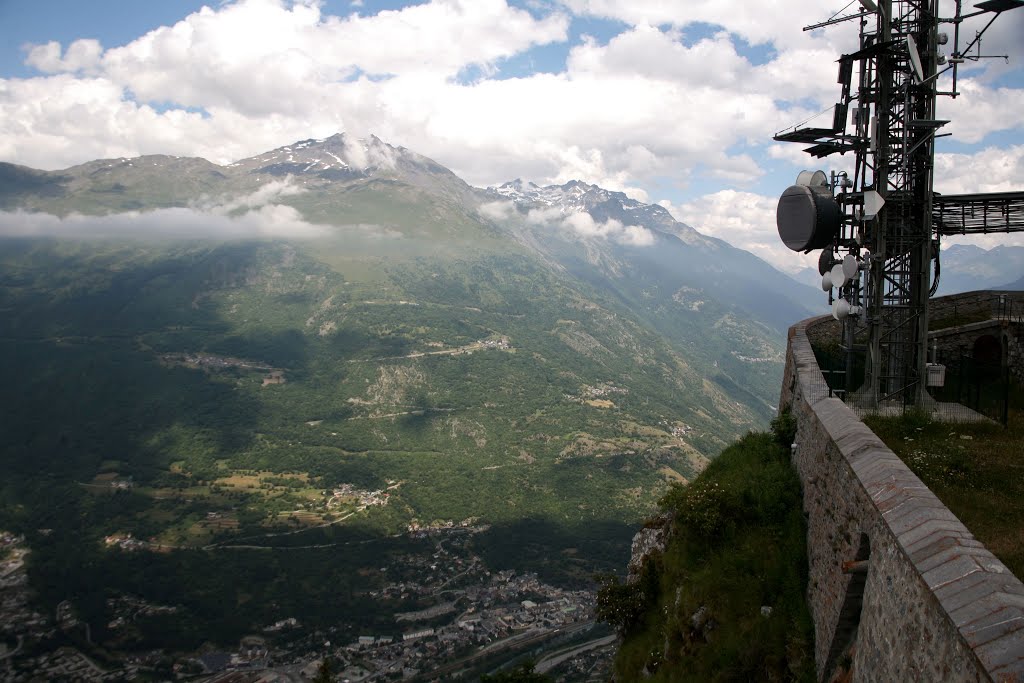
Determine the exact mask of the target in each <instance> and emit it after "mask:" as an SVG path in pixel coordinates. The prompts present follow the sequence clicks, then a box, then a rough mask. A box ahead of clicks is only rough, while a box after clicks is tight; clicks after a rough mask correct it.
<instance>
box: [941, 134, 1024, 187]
mask: <svg viewBox="0 0 1024 683" xmlns="http://www.w3.org/2000/svg"><path fill="white" fill-rule="evenodd" d="M1022 179H1024V144H1020V145H1014V146H1012V147H1008V148H1006V149H1000V148H998V147H988V148H985V149H983V150H980V151H978V152H976V153H974V154H950V153H939V154H936V155H935V191H936V192H942V193H945V194H967V193H975V192H1012V191H1019V190H1020V188H1021V184H1022Z"/></svg>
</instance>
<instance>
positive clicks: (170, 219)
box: [0, 179, 327, 240]
mask: <svg viewBox="0 0 1024 683" xmlns="http://www.w3.org/2000/svg"><path fill="white" fill-rule="evenodd" d="M301 192H304V190H303V189H301V188H299V187H296V186H295V185H293V184H292V183H291V181H290V179H287V180H283V181H274V182H271V183H267V184H266V185H264V186H262V187H261V188H259V189H258V190H256V191H255V192H253V193H251V194H249V195H247V196H244V197H241V198H237V199H233V200H230V201H221V202H217V201H216V200H213V199H207V200H205V201H204V202H202V203H200V204H199V205H197V206H193V207H187V208H186V207H174V208H168V209H157V210H154V211H129V212H125V213H117V214H109V215H105V216H86V215H82V214H76V213H73V214H70V215H68V216H65V217H58V216H54V215H51V214H46V213H30V212H26V211H15V212H0V236H3V237H39V236H56V237H73V238H79V239H93V238H112V237H118V238H133V239H178V238H201V239H218V240H222V239H249V238H271V237H285V238H291V239H303V238H310V237H320V236H323V235H325V234H327V226H323V225H315V224H313V223H309V222H307V221H305V220H303V218H302V216H301V215H300V214H299V212H298V211H297V210H296V209H294V208H293V207H291V206H287V205H284V204H279V203H277V202H278V201H279V200H280V199H282V198H284V197H289V196H293V195H296V194H299V193H301Z"/></svg>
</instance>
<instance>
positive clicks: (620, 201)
mask: <svg viewBox="0 0 1024 683" xmlns="http://www.w3.org/2000/svg"><path fill="white" fill-rule="evenodd" d="M0 240H2V243H3V248H2V249H0V314H2V315H0V359H2V360H0V363H2V371H3V375H4V378H5V381H4V383H3V384H2V385H0V405H2V406H3V409H4V412H5V415H6V418H5V419H6V422H7V424H8V425H13V427H11V428H8V429H5V430H3V434H2V436H0V464H2V465H3V467H4V468H5V475H6V476H5V478H4V484H3V485H2V486H3V488H2V489H0V496H2V501H3V505H2V506H0V528H2V529H9V530H13V531H16V532H20V533H25V534H26V535H27V536H28V538H29V542H30V544H31V545H32V546H33V548H34V552H36V553H37V561H36V563H35V565H34V566H36V567H37V569H36V575H35V579H34V580H35V582H36V585H37V586H38V587H39V590H40V592H41V593H42V595H43V599H44V600H46V601H49V602H51V603H52V604H53V605H56V603H58V602H60V601H61V600H65V599H66V600H70V601H71V602H72V603H73V604H75V605H76V606H77V608H78V609H79V610H80V612H81V614H82V615H83V617H84V618H85V619H86V620H87V621H89V623H93V624H94V629H93V637H94V638H96V639H97V640H98V641H101V642H106V641H110V642H117V643H119V644H120V645H123V646H125V647H128V645H129V644H132V643H134V644H135V645H138V644H139V643H151V642H162V641H160V639H161V638H165V639H166V638H172V636H171V635H163V636H162V635H160V634H162V633H163V634H166V633H173V634H175V635H174V636H173V637H174V638H179V637H180V638H181V639H183V640H188V638H190V637H194V636H195V634H196V633H199V632H202V633H207V634H208V633H210V632H216V633H217V634H218V635H217V637H218V638H222V639H230V638H232V637H237V636H238V635H239V634H244V633H245V632H246V631H247V630H251V629H252V628H254V627H255V625H257V624H260V623H273V622H274V621H275V620H279V619H282V618H285V617H287V616H290V615H291V614H293V613H294V612H296V611H301V613H303V614H306V615H307V619H308V620H309V622H310V623H311V625H312V626H314V627H315V626H317V625H323V624H328V623H334V622H332V621H331V619H334V618H335V616H336V615H334V612H333V610H331V609H328V606H331V605H334V606H336V605H347V606H349V607H352V606H353V605H355V604H357V603H359V602H360V601H364V600H367V599H368V598H367V597H366V596H367V595H369V594H370V592H371V591H372V590H374V586H375V585H377V584H378V583H379V582H380V581H383V577H382V575H381V574H380V573H379V572H378V569H379V565H381V564H382V563H384V564H386V562H385V561H384V560H383V559H381V558H380V557H367V555H366V554H365V553H362V552H358V553H357V552H354V551H352V548H353V547H354V546H353V545H352V544H356V543H363V542H368V541H369V540H370V539H376V541H374V542H380V543H383V544H384V545H383V546H380V547H386V548H388V549H389V550H384V551H381V552H382V553H383V554H384V555H386V556H387V557H392V556H393V555H392V553H394V552H398V551H397V550H396V549H398V548H401V547H404V546H402V545H401V543H403V542H402V541H398V540H394V539H396V538H397V537H399V536H401V534H403V533H406V532H408V530H410V529H422V528H448V527H451V526H452V525H455V526H456V527H458V526H459V525H464V526H465V527H466V528H469V527H472V528H473V529H476V530H477V532H478V533H477V532H475V533H477V535H476V536H475V538H477V539H478V545H479V549H480V552H481V553H484V555H485V556H486V557H487V561H488V562H490V563H492V565H493V567H494V568H495V569H498V568H505V567H511V568H516V569H520V570H521V569H526V568H531V569H534V570H537V571H540V572H541V573H542V575H545V576H547V578H549V579H550V580H552V581H562V582H569V583H572V582H577V583H579V582H584V583H586V582H588V581H589V580H590V576H591V574H592V573H593V572H594V571H595V570H597V569H600V568H602V567H604V568H617V567H621V566H623V565H624V564H625V558H626V556H627V555H628V543H629V538H630V536H631V533H632V527H631V525H633V524H635V523H636V522H637V521H639V520H640V519H641V518H642V517H643V516H644V515H646V514H648V513H649V512H650V511H651V510H652V509H653V505H654V502H655V501H656V500H657V499H658V498H659V497H660V496H661V495H663V494H664V492H665V491H666V490H667V488H668V486H669V484H670V483H671V482H673V481H685V480H688V479H690V478H692V477H693V476H694V475H695V473H697V472H698V471H700V469H701V468H702V467H703V466H704V465H705V464H706V463H707V462H708V461H709V459H710V458H713V457H714V456H715V455H717V453H718V452H719V451H720V450H721V449H722V447H723V446H725V445H726V444H727V443H729V442H730V441H731V440H732V439H734V438H735V437H737V436H739V435H741V434H743V433H745V432H747V431H748V430H749V429H751V428H755V427H760V426H763V425H764V424H765V423H766V422H767V420H768V419H770V418H771V417H772V415H773V414H774V411H775V407H774V404H775V401H776V398H777V395H778V383H779V380H780V377H781V371H782V364H783V353H784V348H785V341H784V340H785V335H784V331H785V329H786V327H787V326H788V325H789V324H791V323H792V322H794V321H796V320H799V319H802V318H805V317H807V316H808V315H811V314H812V313H813V312H814V311H815V310H820V309H821V308H822V306H821V296H820V293H819V292H815V291H814V290H813V289H811V288H810V287H805V286H802V285H800V284H798V283H796V282H794V281H793V280H792V279H790V278H788V277H787V276H785V275H784V274H782V273H780V272H779V271H777V270H775V269H774V268H772V267H771V266H769V265H768V264H766V263H765V262H763V261H761V260H759V259H758V258H756V257H755V256H753V255H751V254H749V253H747V252H744V251H742V250H739V249H736V248H734V247H732V246H730V245H728V244H726V243H725V242H722V241H720V240H717V239H714V238H711V237H708V236H706V235H703V234H701V233H699V232H697V231H696V230H694V229H693V228H691V227H689V226H687V225H685V224H683V223H680V222H678V221H676V220H674V219H673V218H672V216H671V215H670V214H669V213H668V211H666V210H665V209H664V208H662V207H660V206H656V205H650V204H644V203H641V202H638V201H636V200H633V199H630V198H629V197H627V196H626V195H624V194H622V193H619V192H611V191H608V190H605V189H602V188H600V187H597V186H594V185H589V184H586V183H583V182H579V181H572V182H568V183H566V184H563V185H551V186H547V187H539V186H537V185H533V184H531V183H526V182H523V181H521V180H516V181H512V182H509V183H506V184H504V185H501V186H499V187H492V188H475V187H472V186H470V185H468V184H467V183H465V182H464V181H462V180H461V179H460V178H458V177H457V176H456V175H455V174H454V173H452V172H451V171H449V170H448V169H446V168H444V167H443V166H441V165H439V164H438V163H436V162H434V161H432V160H430V159H428V158H426V157H423V156H421V155H419V154H416V153H415V152H413V151H410V150H407V149H404V148H402V147H395V146H392V145H389V144H387V143H385V142H384V141H382V140H380V139H378V138H375V137H371V138H369V139H367V140H357V139H354V138H351V137H349V136H346V135H335V136H332V137H330V138H327V139H324V140H304V141H300V142H296V143H294V144H292V145H288V146H286V147H281V148H279V149H276V150H272V151H269V152H267V153H265V154H261V155H258V156H255V157H251V158H248V159H243V160H241V161H238V162H236V163H233V164H229V165H225V166H222V165H217V164H213V163H210V162H208V161H206V160H203V159H198V158H182V157H172V156H160V155H153V156H143V157H137V158H131V159H127V158H124V159H106V160H97V161H91V162H88V163H85V164H82V165H79V166H74V167H72V168H68V169H64V170H60V171H39V170H35V169H30V168H26V167H22V166H16V165H12V164H0ZM115 484H116V486H115ZM524 525H527V526H525V527H524ZM526 528H528V529H529V530H530V531H529V534H528V540H527V541H525V542H524V541H522V538H523V537H524V533H525V532H524V531H523V530H524V529H526ZM41 530H43V531H41ZM44 531H45V533H44ZM125 538H130V539H138V541H137V543H139V544H141V546H139V545H130V544H129V545H128V546H125V547H130V548H131V549H132V552H133V553H135V552H142V553H147V560H146V561H145V562H136V561H129V560H128V559H126V556H125V555H124V553H123V552H115V551H112V550H111V549H110V548H111V544H114V546H116V547H122V546H124V544H123V543H122V540H123V539H125ZM110 539H114V540H113V541H111V540H110ZM118 539H122V540H118ZM511 539H519V540H517V541H515V542H514V543H513V541H512V540H511ZM234 544H244V545H243V546H240V547H246V548H275V549H283V548H288V549H289V552H288V553H280V554H274V555H273V557H274V558H276V559H274V560H273V562H274V563H276V564H275V566H276V569H275V571H277V572H278V573H279V574H281V575H282V576H297V575H298V574H297V573H301V572H304V571H311V570H310V563H309V562H308V560H307V559H303V558H304V557H306V555H304V553H307V554H308V553H314V552H315V553H317V555H316V556H317V557H318V558H321V559H322V560H323V562H317V563H315V564H316V571H317V572H320V574H319V578H318V580H316V581H312V580H307V579H305V578H304V579H301V580H299V579H296V581H297V582H296V583H291V582H288V581H276V580H275V581H262V582H258V583H256V584H254V583H252V582H246V581H240V580H237V576H238V575H239V573H241V574H244V575H246V576H249V575H253V576H255V575H259V574H260V572H262V571H265V570H266V567H265V566H264V565H262V564H260V562H262V560H259V558H256V557H254V556H244V557H243V556H239V555H235V554H230V553H228V552H227V551H226V550H225V548H231V547H234ZM346 544H348V545H346ZM140 547H141V549H140ZM359 547H362V546H359ZM314 548H315V549H317V550H315V551H314V550H311V549H314ZM156 550H160V551H161V552H159V553H158V552H155V551H156ZM325 554H326V555H325ZM131 557H132V558H134V557H137V555H131ZM245 557H251V559H245ZM261 557H266V556H261ZM395 557H397V555H395ZM388 561H389V562H390V561H391V560H388ZM154 567H155V568H157V569H154ZM153 571H161V572H164V574H166V575H167V576H188V577H190V578H189V579H188V580H187V581H183V582H182V583H174V584H173V585H171V584H168V583H167V582H164V583H160V582H157V584H154V583H152V582H151V581H148V580H147V578H146V577H148V576H150V575H151V573H152V572H153ZM164 574H161V575H164ZM197 576H199V577H200V578H197ZM300 584H301V586H302V590H297V589H296V586H298V585H300ZM96 585H104V586H105V588H104V590H105V591H106V592H107V593H108V594H115V595H124V594H131V595H143V596H147V595H148V596H149V597H150V598H152V599H153V600H158V598H159V599H167V598H166V595H161V596H157V595H154V593H156V592H161V591H164V592H170V593H173V594H174V595H175V596H177V597H176V598H175V599H176V600H178V601H179V602H180V604H181V605H182V610H183V611H182V618H181V619H180V620H178V621H176V622H175V624H176V626H175V628H174V629H171V630H170V631H168V629H169V628H170V627H169V626H168V624H167V623H166V620H159V619H157V620H153V621H152V623H149V622H146V623H147V624H148V625H141V626H139V627H138V628H136V629H135V630H133V631H132V633H131V634H130V636H129V635H126V634H125V633H124V632H123V631H116V630H111V629H107V628H105V627H104V626H103V625H104V624H107V623H108V622H109V621H110V619H109V618H108V617H109V614H108V613H107V611H106V610H107V608H106V607H104V604H105V603H104V602H103V600H102V599H98V598H97V597H96V595H95V593H96V591H95V586H96ZM214 593H215V594H217V595H220V596H222V597H223V596H227V597H226V598H224V599H220V598H218V600H215V601H211V600H210V597H209V596H210V595H211V594H214ZM101 597H102V596H101ZM225 606H230V607H231V609H230V613H229V612H228V611H225ZM397 608H398V606H396V605H394V604H389V605H387V606H381V605H377V606H376V607H374V608H373V609H365V605H364V608H360V609H363V611H364V612H366V614H367V615H368V616H367V617H366V619H368V620H369V622H368V623H370V624H372V623H376V622H374V621H373V620H374V619H378V620H379V619H384V620H385V621H386V620H387V615H388V614H390V613H389V612H388V610H392V611H393V610H394V609H397ZM405 608H408V605H405ZM289 610H291V613H289ZM374 610H376V611H374ZM378 612H379V614H378ZM382 615H383V616H382ZM182 629H184V630H182ZM189 634H191V635H189ZM129 641H130V642H129Z"/></svg>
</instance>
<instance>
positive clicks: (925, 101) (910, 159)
mask: <svg viewBox="0 0 1024 683" xmlns="http://www.w3.org/2000/svg"><path fill="white" fill-rule="evenodd" d="M860 4H861V7H862V9H861V11H860V12H859V13H856V14H852V15H847V16H844V17H839V18H833V19H830V20H828V21H826V22H823V23H820V24H815V25H813V26H808V27H806V28H805V29H804V30H805V31H806V30H811V29H815V28H820V27H823V26H830V25H833V24H838V23H841V22H845V21H849V20H854V19H858V20H859V24H860V41H859V45H858V49H857V51H856V52H854V53H853V54H849V55H843V56H842V57H841V58H840V60H839V65H840V67H839V83H840V84H841V86H842V94H841V101H840V102H839V103H838V104H836V107H835V117H834V119H833V125H832V128H830V129H822V128H802V129H797V130H791V131H786V132H782V133H779V134H777V135H776V136H775V139H776V140H779V141H785V142H800V143H805V144H806V143H812V146H811V147H808V148H806V150H805V151H806V152H808V153H809V154H811V155H812V156H815V157H819V158H820V157H826V156H829V155H831V154H835V153H840V154H845V153H846V152H853V153H854V155H855V166H854V167H855V170H854V174H853V177H852V178H850V177H846V176H845V174H835V173H833V174H832V182H831V184H830V185H829V190H828V192H827V195H828V196H827V197H825V196H824V194H826V193H823V192H822V189H821V188H820V187H819V188H810V189H813V190H815V191H816V193H817V194H816V195H815V197H814V199H815V201H816V202H817V204H816V205H815V206H818V205H823V206H831V205H832V204H834V206H836V207H837V208H838V212H839V218H838V219H837V220H832V219H830V218H829V217H828V216H829V215H830V214H829V213H828V212H827V211H826V212H824V213H822V212H821V211H818V212H817V213H815V214H814V216H813V217H809V214H808V212H807V211H806V208H805V207H802V206H801V201H800V200H799V198H798V197H797V195H798V194H799V192H798V191H797V190H798V188H799V187H800V186H801V185H803V183H801V178H805V177H808V176H805V174H804V173H802V174H801V176H800V178H798V181H797V183H798V184H797V186H793V187H791V188H789V189H788V190H786V192H785V193H784V194H783V196H782V199H781V200H780V202H779V209H778V216H777V219H778V225H779V234H780V236H781V237H782V239H783V241H784V242H785V243H786V244H787V246H789V247H790V248H792V249H794V250H797V251H810V250H811V249H814V248H819V247H820V246H821V245H826V246H825V248H824V252H823V254H822V257H821V260H820V262H819V263H820V268H819V270H820V271H821V272H822V275H823V280H822V289H824V290H826V291H828V292H829V301H830V302H831V303H833V315H834V316H835V317H836V318H837V319H840V320H842V321H843V326H844V333H843V345H844V348H845V350H846V352H847V381H848V382H849V381H850V378H851V375H852V372H851V371H852V368H853V356H854V352H855V350H856V351H860V349H862V348H863V350H864V351H865V352H866V358H865V370H864V383H863V385H862V386H860V387H859V388H858V387H852V386H847V389H848V390H850V391H849V392H848V393H846V394H845V397H846V399H847V400H848V401H850V402H854V403H857V404H859V405H862V406H864V407H867V408H875V407H878V406H880V405H883V404H890V405H891V404H899V405H903V406H908V405H920V406H923V405H926V404H927V403H928V402H929V401H930V400H931V398H930V396H929V395H928V393H927V391H926V390H925V385H926V382H925V377H926V375H925V372H926V367H925V365H926V360H927V341H928V298H929V296H930V294H931V289H932V288H931V284H930V271H931V262H932V260H933V259H937V258H938V251H939V250H938V237H939V236H940V235H942V234H952V233H954V232H964V233H966V232H969V231H971V230H969V229H968V228H967V224H966V221H967V218H964V219H963V221H964V223H963V225H960V224H958V221H956V220H953V221H943V220H942V218H943V217H944V216H947V215H949V216H954V215H955V214H956V212H955V211H954V210H951V208H955V207H961V208H963V207H968V206H970V207H974V206H977V205H980V204H983V205H984V206H985V207H986V208H988V207H994V206H998V207H999V208H1000V209H1002V211H1001V212H999V213H1000V215H1001V216H1002V217H1005V225H1004V224H1002V223H1000V224H994V225H989V224H988V223H987V222H986V221H983V222H982V223H983V225H982V229H981V230H978V231H979V232H981V231H989V232H991V231H1005V232H1010V231H1017V230H1024V211H1020V210H1019V207H1020V206H1021V205H1022V204H1024V193H1002V194H1001V195H999V196H996V195H965V196H961V197H945V198H942V197H939V196H937V195H935V193H934V192H933V187H932V186H933V172H934V166H935V164H934V159H935V139H936V138H937V137H942V134H940V133H939V130H940V129H941V128H942V127H943V126H944V125H945V124H947V123H949V122H948V121H943V120H939V119H937V118H936V114H935V112H936V98H937V96H938V95H940V94H942V95H949V96H953V97H955V96H957V95H958V94H959V93H957V92H956V72H957V67H958V65H959V64H961V63H963V62H964V61H965V60H977V59H982V58H985V57H986V56H987V55H981V54H975V53H974V52H972V50H974V49H975V48H976V47H979V46H980V39H981V35H982V34H983V33H984V32H985V30H986V29H988V27H989V26H991V24H992V22H993V21H994V20H995V18H996V17H998V15H999V14H1001V13H1002V12H1004V11H1006V10H1009V9H1015V8H1017V7H1021V6H1024V0H987V1H986V2H982V3H980V4H978V5H977V6H976V7H977V8H978V11H977V12H974V13H973V14H968V15H964V14H963V13H962V10H961V3H960V1H959V0H957V2H956V14H955V16H954V17H953V18H951V19H941V18H940V17H939V16H938V11H939V10H938V5H939V3H938V0H920V1H916V2H915V1H913V0H881V1H880V2H877V4H876V2H872V0H860ZM988 13H991V14H992V15H993V16H992V18H991V19H990V20H989V22H988V23H987V24H986V25H985V28H984V29H982V30H981V31H979V32H978V33H977V34H976V37H975V39H974V40H973V41H971V43H970V44H969V45H968V46H967V48H966V49H965V50H964V51H963V53H961V52H960V50H959V35H960V24H961V23H962V22H963V21H964V20H965V19H967V18H970V17H973V16H978V15H982V14H988ZM943 23H951V24H953V25H954V29H955V38H954V41H953V46H952V48H953V52H952V54H951V56H950V59H949V60H948V64H947V60H946V58H945V57H944V56H943V55H942V52H941V49H940V46H941V45H944V44H946V43H947V42H948V36H947V35H946V34H944V33H940V32H939V26H940V24H943ZM1000 56H1002V55H1000ZM855 66H856V67H859V68H858V73H859V78H858V82H857V84H856V87H854V86H853V85H852V83H851V81H852V72H853V70H854V67H855ZM948 71H952V72H953V73H952V76H953V86H952V90H951V91H949V92H943V93H940V92H939V90H938V81H939V78H940V76H942V75H943V74H944V73H946V72H948ZM850 111H852V112H853V115H852V122H848V121H847V117H848V113H849V112H850ZM848 127H852V129H853V130H852V132H847V131H848ZM805 173H806V172H805ZM822 175H824V174H822ZM837 193H838V194H837ZM805 194H806V192H805ZM1015 207H1016V208H1015ZM961 215H963V216H967V213H966V212H965V211H964V212H961ZM971 216H972V218H973V213H972V214H971ZM993 216H994V217H995V216H996V212H993ZM993 223H995V220H993ZM806 234H810V235H811V236H812V238H810V239H806V240H805V239H801V238H802V237H803V236H804V235H806ZM833 290H834V291H835V295H834V297H833ZM865 338H866V346H859V347H858V343H860V344H863V341H862V340H864V339H865Z"/></svg>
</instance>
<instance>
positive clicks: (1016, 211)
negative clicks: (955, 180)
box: [932, 192, 1024, 235]
mask: <svg viewBox="0 0 1024 683" xmlns="http://www.w3.org/2000/svg"><path fill="white" fill-rule="evenodd" d="M932 222H933V224H934V226H935V231H936V232H937V233H938V234H940V235H982V234H987V233H993V232H1024V192H993V193H988V194H949V195H940V194H936V195H934V200H933V205H932Z"/></svg>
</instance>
